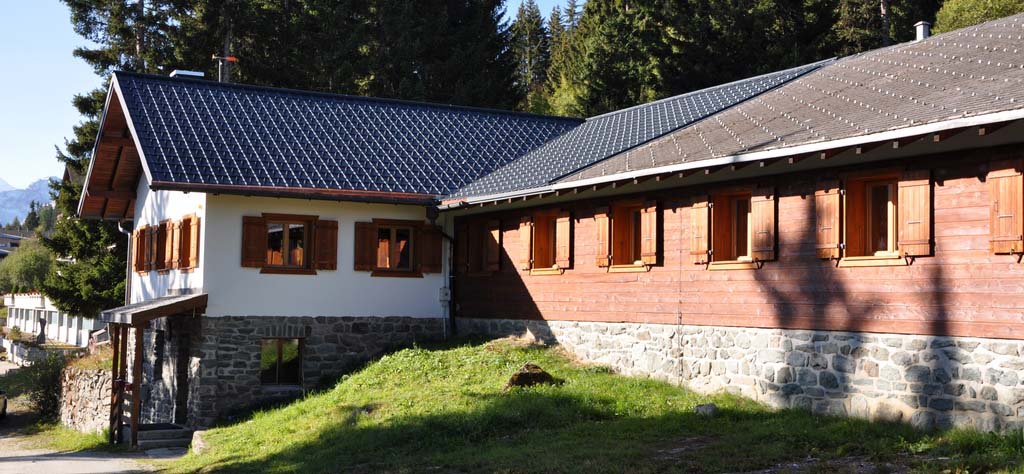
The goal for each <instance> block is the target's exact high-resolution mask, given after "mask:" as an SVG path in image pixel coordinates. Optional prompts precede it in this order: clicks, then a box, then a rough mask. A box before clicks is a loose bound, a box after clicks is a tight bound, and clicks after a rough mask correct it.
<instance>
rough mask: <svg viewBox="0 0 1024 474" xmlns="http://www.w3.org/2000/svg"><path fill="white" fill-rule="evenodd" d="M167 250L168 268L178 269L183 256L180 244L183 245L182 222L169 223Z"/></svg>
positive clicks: (166, 265) (167, 224)
mask: <svg viewBox="0 0 1024 474" xmlns="http://www.w3.org/2000/svg"><path fill="white" fill-rule="evenodd" d="M165 225H166V226H167V250H166V251H165V253H166V254H165V255H164V257H165V258H166V259H167V263H166V264H165V267H166V268H178V258H179V257H180V256H181V250H180V246H179V244H180V243H181V222H175V221H167V223H166V224H165Z"/></svg>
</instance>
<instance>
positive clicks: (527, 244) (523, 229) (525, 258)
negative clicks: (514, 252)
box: [519, 216, 533, 270]
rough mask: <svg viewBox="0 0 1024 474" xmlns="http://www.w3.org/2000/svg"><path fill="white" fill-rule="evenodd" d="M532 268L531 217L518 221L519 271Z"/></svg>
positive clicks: (524, 217)
mask: <svg viewBox="0 0 1024 474" xmlns="http://www.w3.org/2000/svg"><path fill="white" fill-rule="evenodd" d="M531 268H533V217H531V216H523V217H522V218H521V219H519V269H520V270H529V269H531Z"/></svg>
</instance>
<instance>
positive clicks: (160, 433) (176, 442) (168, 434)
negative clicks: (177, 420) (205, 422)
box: [122, 423, 192, 451]
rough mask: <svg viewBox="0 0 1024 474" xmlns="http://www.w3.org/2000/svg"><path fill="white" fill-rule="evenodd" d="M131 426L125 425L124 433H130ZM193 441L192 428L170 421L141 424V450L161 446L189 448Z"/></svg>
mask: <svg viewBox="0 0 1024 474" xmlns="http://www.w3.org/2000/svg"><path fill="white" fill-rule="evenodd" d="M130 432H131V427H130V426H125V427H124V430H123V431H122V433H125V434H127V433H130ZM191 443H192V430H189V429H185V428H183V427H181V426H178V425H172V424H170V423H159V424H153V425H148V424H147V425H141V426H139V450H142V451H146V450H150V449H159V448H188V446H189V444H191Z"/></svg>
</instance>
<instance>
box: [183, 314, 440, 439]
mask: <svg viewBox="0 0 1024 474" xmlns="http://www.w3.org/2000/svg"><path fill="white" fill-rule="evenodd" d="M199 322H200V326H201V328H200V329H199V331H200V333H201V337H200V338H199V339H197V340H196V343H195V345H194V346H193V352H194V357H193V359H192V360H190V361H189V367H190V371H191V372H192V373H193V377H194V378H193V379H192V381H191V382H190V384H189V390H190V394H189V414H188V424H189V425H190V426H194V427H198V426H209V425H211V424H212V423H213V422H214V421H215V420H216V419H217V418H219V417H224V416H230V415H232V414H233V413H236V412H241V411H244V410H247V409H249V408H252V407H254V406H259V405H263V404H266V403H271V402H274V401H278V400H283V399H288V398H294V397H297V396H299V395H301V394H302V393H303V392H304V391H306V390H310V389H314V388H317V387H323V386H328V385H330V384H331V383H333V381H334V380H336V379H337V378H339V377H340V376H341V375H344V374H345V373H348V372H351V371H352V370H355V369H357V368H359V367H360V366H361V365H363V364H365V363H366V362H367V361H369V360H371V359H373V358H375V357H378V356H380V355H382V354H384V353H385V352H388V351H391V350H395V349H398V348H401V347H407V346H409V345H412V344H413V343H414V342H428V341H438V340H441V339H443V338H444V334H445V327H444V325H445V322H444V320H443V319H440V318H405V317H266V316H229V317H203V318H200V320H199ZM275 337H283V338H301V339H302V341H303V353H302V384H301V385H298V386H280V385H264V384H261V383H260V343H261V341H262V339H264V338H275Z"/></svg>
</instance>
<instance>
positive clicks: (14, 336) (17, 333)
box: [10, 326, 21, 341]
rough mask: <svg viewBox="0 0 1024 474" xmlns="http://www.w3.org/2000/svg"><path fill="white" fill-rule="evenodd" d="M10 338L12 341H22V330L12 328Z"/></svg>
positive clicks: (16, 327)
mask: <svg viewBox="0 0 1024 474" xmlns="http://www.w3.org/2000/svg"><path fill="white" fill-rule="evenodd" d="M10 336H11V340H12V341H19V340H21V328H19V327H18V326H14V327H13V328H11V334H10Z"/></svg>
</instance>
